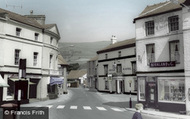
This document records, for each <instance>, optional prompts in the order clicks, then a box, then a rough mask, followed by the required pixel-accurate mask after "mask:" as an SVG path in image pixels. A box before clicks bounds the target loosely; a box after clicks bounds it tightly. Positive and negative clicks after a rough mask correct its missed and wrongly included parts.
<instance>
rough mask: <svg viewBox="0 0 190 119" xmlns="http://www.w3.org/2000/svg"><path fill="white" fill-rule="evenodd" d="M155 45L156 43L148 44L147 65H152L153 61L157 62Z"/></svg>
mask: <svg viewBox="0 0 190 119" xmlns="http://www.w3.org/2000/svg"><path fill="white" fill-rule="evenodd" d="M154 51H155V46H154V44H147V45H146V52H147V65H150V63H151V62H155V52H154Z"/></svg>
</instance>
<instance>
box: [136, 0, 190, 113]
mask: <svg viewBox="0 0 190 119" xmlns="http://www.w3.org/2000/svg"><path fill="white" fill-rule="evenodd" d="M179 2H184V0H179ZM186 17H187V16H186ZM188 17H189V16H188ZM186 20H187V19H186ZM134 23H135V25H136V52H137V79H138V102H141V103H143V104H144V107H145V108H155V109H158V110H161V111H168V112H179V111H185V110H186V109H185V99H186V91H185V87H186V86H185V73H184V65H186V64H184V55H185V56H186V54H185V53H187V51H186V50H185V49H186V48H187V47H189V46H186V45H189V44H186V43H185V41H186V40H185V39H184V38H185V37H184V35H185V34H184V33H185V32H186V31H184V25H183V24H184V23H186V22H185V20H184V18H183V12H182V6H180V4H174V3H171V2H170V1H166V2H163V3H158V4H155V5H151V6H147V7H146V8H145V9H144V10H143V11H142V13H141V14H140V15H139V16H138V17H137V18H135V19H134ZM188 42H189V41H188ZM184 44H185V45H184ZM184 51H186V52H184ZM188 52H189V51H188ZM187 57H188V56H187ZM185 60H188V59H187V58H186V59H185ZM185 63H186V62H185ZM186 100H187V99H186Z"/></svg>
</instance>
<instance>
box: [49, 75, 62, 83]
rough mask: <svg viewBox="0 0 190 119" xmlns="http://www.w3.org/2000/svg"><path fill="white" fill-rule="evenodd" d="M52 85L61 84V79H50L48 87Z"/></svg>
mask: <svg viewBox="0 0 190 119" xmlns="http://www.w3.org/2000/svg"><path fill="white" fill-rule="evenodd" d="M54 84H63V78H61V77H51V78H50V85H54Z"/></svg>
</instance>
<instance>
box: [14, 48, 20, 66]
mask: <svg viewBox="0 0 190 119" xmlns="http://www.w3.org/2000/svg"><path fill="white" fill-rule="evenodd" d="M19 59H20V50H19V49H15V65H19Z"/></svg>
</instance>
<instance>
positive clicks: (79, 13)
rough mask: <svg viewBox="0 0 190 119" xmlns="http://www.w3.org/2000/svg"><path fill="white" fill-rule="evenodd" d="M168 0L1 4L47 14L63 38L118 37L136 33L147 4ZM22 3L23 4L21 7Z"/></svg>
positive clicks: (13, 0)
mask: <svg viewBox="0 0 190 119" xmlns="http://www.w3.org/2000/svg"><path fill="white" fill-rule="evenodd" d="M165 1H166V0H0V8H2V9H6V10H9V11H12V12H15V13H18V14H21V15H28V14H30V11H31V10H33V14H34V15H46V24H52V23H55V24H57V26H58V29H59V33H60V36H61V39H60V41H61V42H95V41H110V39H111V36H112V35H114V36H116V37H117V39H118V41H122V40H126V39H130V38H134V37H135V24H133V19H134V18H135V17H137V16H138V15H139V14H140V13H141V12H142V11H143V9H144V8H145V7H146V6H147V5H153V4H157V3H160V2H165ZM20 6H22V7H20Z"/></svg>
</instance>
